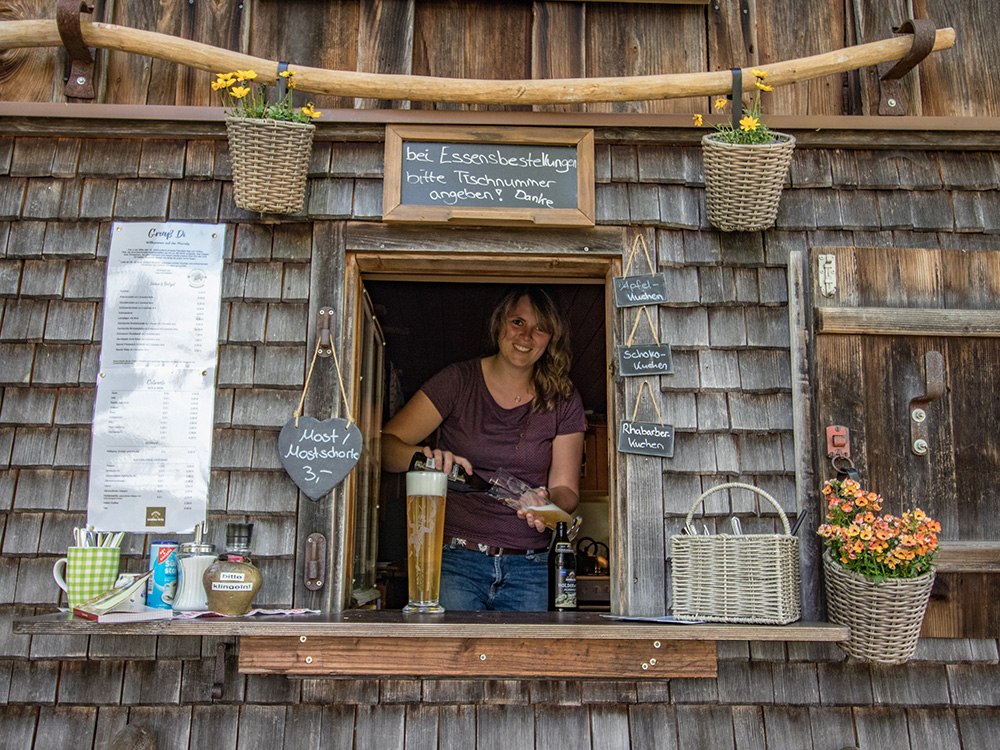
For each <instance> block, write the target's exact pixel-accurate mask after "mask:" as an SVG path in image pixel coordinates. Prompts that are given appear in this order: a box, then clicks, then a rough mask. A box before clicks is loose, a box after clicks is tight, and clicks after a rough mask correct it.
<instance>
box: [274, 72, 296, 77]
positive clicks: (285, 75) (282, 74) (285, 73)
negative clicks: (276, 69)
mask: <svg viewBox="0 0 1000 750" xmlns="http://www.w3.org/2000/svg"><path fill="white" fill-rule="evenodd" d="M278 75H279V76H281V77H282V78H291V77H292V76H293V75H295V71H294V70H283V71H281V72H280V73H278Z"/></svg>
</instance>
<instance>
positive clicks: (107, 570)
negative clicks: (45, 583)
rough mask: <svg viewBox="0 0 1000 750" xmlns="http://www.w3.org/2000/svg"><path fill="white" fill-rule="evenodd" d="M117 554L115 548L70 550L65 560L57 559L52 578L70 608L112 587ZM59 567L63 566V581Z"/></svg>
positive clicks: (74, 548) (116, 571)
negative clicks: (64, 593) (63, 592)
mask: <svg viewBox="0 0 1000 750" xmlns="http://www.w3.org/2000/svg"><path fill="white" fill-rule="evenodd" d="M120 555H121V550H120V549H119V548H118V547H70V548H69V549H68V550H67V551H66V557H60V558H59V559H58V560H56V564H55V565H53V566H52V577H53V578H55V579H56V583H57V584H59V588H61V589H62V590H63V591H65V592H66V596H67V598H68V599H69V606H70V607H78V606H80V605H81V604H83V603H84V602H85V601H87V600H88V599H93V598H94V597H95V596H97V595H98V594H103V593H104V592H105V591H107V590H109V589H111V588H113V587H114V585H115V580H116V579H117V578H118V559H119V556H120ZM61 567H65V573H66V577H65V578H63V574H62V572H61V571H60V570H59V569H60V568H61Z"/></svg>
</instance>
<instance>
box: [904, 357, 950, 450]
mask: <svg viewBox="0 0 1000 750" xmlns="http://www.w3.org/2000/svg"><path fill="white" fill-rule="evenodd" d="M943 395H944V357H943V356H942V354H941V352H935V351H930V352H927V353H926V354H925V355H924V393H923V395H921V396H917V397H916V398H912V399H910V407H909V410H908V412H909V415H910V451H912V453H913V454H914V455H915V456H924V455H926V454H927V451H928V450H929V448H930V446H929V444H928V442H927V434H928V433H927V408H926V407H927V405H928V404H929V403H931V402H933V401H937V400H938V399H939V398H941V396H943Z"/></svg>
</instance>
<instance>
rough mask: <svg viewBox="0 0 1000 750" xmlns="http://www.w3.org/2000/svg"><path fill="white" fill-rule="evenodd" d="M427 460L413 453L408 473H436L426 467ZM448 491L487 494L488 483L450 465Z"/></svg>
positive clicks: (456, 465)
mask: <svg viewBox="0 0 1000 750" xmlns="http://www.w3.org/2000/svg"><path fill="white" fill-rule="evenodd" d="M429 460H430V459H428V458H427V456H425V455H424V454H423V453H414V454H413V458H412V459H410V468H409V471H437V470H436V469H434V468H429V467H428V466H427V462H428V461H429ZM448 489H449V490H452V491H454V492H487V491H489V489H490V483H489V482H487V481H486V480H485V479H483V478H482V477H481V476H479V475H478V474H469V473H468V472H467V471H466V470H465V469H463V468H462V467H461V466H459V465H458V464H452V465H451V471H449V472H448Z"/></svg>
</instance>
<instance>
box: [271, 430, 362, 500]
mask: <svg viewBox="0 0 1000 750" xmlns="http://www.w3.org/2000/svg"><path fill="white" fill-rule="evenodd" d="M298 421H299V423H298V425H296V424H295V419H294V418H292V419H290V420H289V421H288V422H287V423H286V424H285V426H284V427H282V428H281V432H280V433H279V434H278V455H279V457H280V458H281V465H282V466H284V467H285V471H286V472H288V476H290V477H291V478H292V481H293V482H295V484H296V485H298V488H299V489H300V490H302V491H303V492H304V493H306V494H307V495H308V496H309V497H310V498H312V499H313V500H318V499H319V498H321V497H323V495H325V494H326V493H327V492H329V491H330V490H332V489H333V488H334V487H336V486H337V485H338V484H340V483H341V482H343V481H344V477H346V476H347V475H348V474H350V473H351V469H353V468H354V466H355V465H356V464H357V463H358V459H359V458H361V430H359V429H358V428H357V425H355V424H353V423H351V422H348V421H347V420H346V419H340V418H339V417H335V418H333V419H325V420H323V421H322V422H320V421H319V420H318V419H313V418H312V417H299V420H298Z"/></svg>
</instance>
